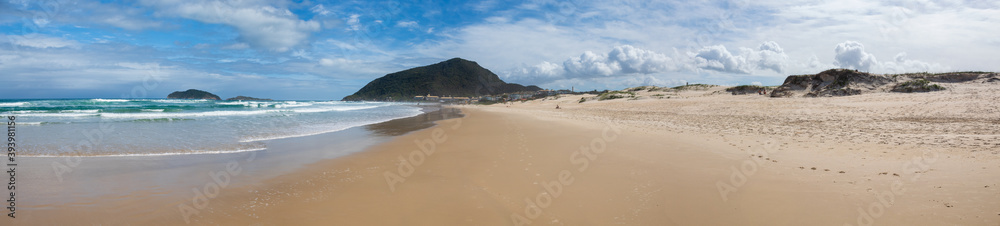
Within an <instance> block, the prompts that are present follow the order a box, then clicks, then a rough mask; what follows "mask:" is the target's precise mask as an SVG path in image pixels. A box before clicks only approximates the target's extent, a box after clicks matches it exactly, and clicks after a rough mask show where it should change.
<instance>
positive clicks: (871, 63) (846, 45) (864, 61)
mask: <svg viewBox="0 0 1000 226" xmlns="http://www.w3.org/2000/svg"><path fill="white" fill-rule="evenodd" d="M834 53H835V55H834V60H835V61H834V62H833V65H835V66H838V67H842V68H851V69H858V70H862V71H871V70H872V69H873V67H877V66H878V60H876V59H875V55H872V54H870V53H868V52H865V46H864V45H862V44H861V43H859V42H855V41H846V42H843V43H840V44H837V48H835V49H834Z"/></svg>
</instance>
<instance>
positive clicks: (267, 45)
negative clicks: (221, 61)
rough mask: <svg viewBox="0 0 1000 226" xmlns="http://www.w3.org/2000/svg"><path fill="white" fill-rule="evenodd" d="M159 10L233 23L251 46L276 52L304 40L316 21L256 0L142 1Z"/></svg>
mask: <svg viewBox="0 0 1000 226" xmlns="http://www.w3.org/2000/svg"><path fill="white" fill-rule="evenodd" d="M144 3H145V4H147V5H152V6H154V7H156V8H158V9H160V10H159V11H158V13H157V15H160V16H178V17H182V18H187V19H192V20H197V21H201V22H204V23H211V24H224V25H229V26H233V27H234V28H236V30H237V31H238V32H239V34H240V38H241V39H244V40H245V41H247V42H248V43H249V44H250V45H251V46H254V47H261V48H264V49H269V50H273V51H277V52H284V51H288V50H289V49H290V48H292V47H294V46H296V45H300V44H303V43H305V42H306V41H308V38H309V36H310V33H311V32H314V31H318V30H319V28H320V24H319V22H316V21H303V20H299V19H298V18H296V17H295V15H294V14H292V12H291V11H289V10H288V9H285V8H279V7H277V6H273V5H270V4H268V3H264V2H256V1H238V0H217V1H196V2H174V1H169V2H167V1H146V2H144Z"/></svg>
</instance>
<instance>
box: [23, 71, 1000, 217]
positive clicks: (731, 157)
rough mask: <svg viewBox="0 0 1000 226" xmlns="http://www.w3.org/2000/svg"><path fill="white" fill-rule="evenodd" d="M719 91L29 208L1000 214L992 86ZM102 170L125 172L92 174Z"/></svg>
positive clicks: (429, 132) (444, 124)
mask: <svg viewBox="0 0 1000 226" xmlns="http://www.w3.org/2000/svg"><path fill="white" fill-rule="evenodd" d="M722 89H723V88H722V87H714V88H709V89H706V90H694V91H657V92H647V91H639V92H638V97H636V98H631V99H616V100H605V101H598V100H587V101H585V102H582V103H580V102H579V99H581V98H584V99H587V98H591V97H593V95H563V96H561V97H559V98H553V97H550V98H547V99H545V100H535V101H528V102H515V103H512V104H496V105H489V106H479V105H464V106H454V107H452V108H451V109H452V110H449V111H456V110H457V111H461V112H462V114H463V115H464V116H463V117H461V118H451V119H447V118H449V117H444V116H437V115H433V114H424V115H421V116H418V117H414V118H408V119H403V120H394V121H391V122H392V123H382V124H376V125H371V126H367V127H366V128H365V129H366V130H367V131H369V132H367V133H371V134H376V135H378V136H379V137H385V139H382V138H379V139H376V140H371V139H372V138H364V137H368V136H362V135H351V136H346V137H345V135H336V134H329V135H318V136H312V137H304V138H295V139H287V140H279V141H276V143H272V144H271V145H272V147H283V149H281V150H284V151H283V152H275V151H270V150H269V151H268V152H263V153H265V154H266V155H265V156H262V157H261V158H262V159H260V160H257V161H255V162H252V163H249V162H248V163H242V162H239V163H238V164H237V165H236V168H233V166H232V165H229V164H226V161H223V160H225V159H223V160H218V161H215V162H216V163H217V164H201V165H202V166H204V167H194V168H183V167H182V168H176V167H174V168H169V167H168V169H164V170H167V171H173V172H175V173H173V174H172V175H176V174H178V172H187V173H191V175H196V176H194V177H192V178H196V179H197V178H201V179H204V180H199V182H206V183H207V185H206V186H205V187H200V186H193V187H195V188H194V189H195V190H196V191H195V193H193V194H195V195H194V196H192V193H191V192H190V191H188V190H191V189H179V190H180V192H177V191H175V190H176V189H174V190H171V189H166V190H160V189H153V190H149V189H142V188H138V190H137V191H133V192H125V193H115V194H111V195H100V196H97V197H95V198H94V199H93V201H91V202H85V203H72V206H74V207H73V208H67V207H66V205H63V206H60V207H59V208H41V207H40V208H38V209H36V210H31V211H26V212H25V213H26V215H25V218H26V219H31V220H30V221H31V222H34V223H42V224H60V222H61V223H79V222H90V223H105V224H143V225H176V224H191V225H288V224H292V225H997V224H998V223H1000V207H998V206H997V205H996V203H1000V187H998V186H1000V166H998V165H997V164H996V161H998V157H1000V155H998V154H997V150H998V147H1000V136H998V134H997V133H996V131H1000V124H998V123H997V122H998V119H1000V112H998V111H997V110H996V109H1000V108H998V107H1000V106H997V105H1000V103H998V102H997V101H995V100H997V99H998V97H1000V92H996V91H995V90H993V89H992V88H991V87H989V86H985V85H982V86H980V85H975V84H962V85H960V86H956V87H951V88H950V89H949V91H945V92H938V93H922V94H900V93H877V94H866V95H860V96H849V97H834V98H768V97H765V96H760V95H739V96H734V95H730V94H728V93H725V92H721V90H722ZM556 105H559V106H560V109H556V108H555V106H556ZM439 119H445V120H440V121H436V122H435V123H431V122H434V121H435V120H439ZM414 130H416V131H414ZM410 131H413V132H410ZM337 137H339V138H337ZM362 138H364V139H366V141H365V142H363V143H366V144H370V145H362V146H359V147H357V148H361V150H359V151H356V152H351V153H348V154H333V155H331V154H327V156H326V157H323V158H319V159H316V160H308V161H306V160H304V159H309V157H308V156H304V155H303V154H294V153H295V152H296V150H297V149H302V150H313V151H310V152H308V153H312V154H318V153H323V152H324V150H326V151H329V152H331V153H332V152H335V151H338V150H343V149H344V147H341V146H339V145H341V144H348V143H353V142H346V143H345V141H336V140H338V139H340V140H343V139H348V140H349V139H362ZM285 152H287V153H285ZM267 155H273V156H271V157H266V156H267ZM287 155H292V156H287ZM295 156H297V157H295ZM236 157H239V158H244V157H248V156H244V155H239V156H236ZM236 157H233V158H234V159H232V160H234V161H236V160H239V161H244V160H246V159H237V158H236ZM295 159H299V160H297V161H295ZM290 160H291V161H290ZM205 161H208V160H205ZM230 162H231V161H230ZM282 164H286V165H287V167H283V168H273V167H265V166H275V165H282ZM296 164H300V165H296ZM140 165H141V164H140ZM208 166H214V168H213V167H208ZM255 166H256V167H255ZM255 168H256V169H257V170H256V171H254V169H255ZM179 169H183V170H179ZM264 169H281V170H277V171H275V172H270V171H268V170H264ZM206 170H209V171H211V170H215V171H211V172H216V173H219V172H224V171H226V170H229V171H228V172H229V173H230V174H231V175H232V177H231V178H233V179H232V183H229V184H227V185H228V186H220V188H219V189H218V190H217V191H216V190H213V189H214V188H209V187H211V186H208V185H210V184H212V180H215V179H214V178H213V177H206V176H197V175H198V172H208V171H206ZM233 170H235V171H242V172H243V173H244V174H243V176H241V177H237V176H239V175H238V172H233ZM247 172H255V173H247ZM187 173H184V174H187ZM126 175H127V174H126ZM136 175H140V176H141V175H145V174H142V173H137V174H136ZM133 177H138V176H135V175H133ZM248 177H249V178H254V179H251V180H247V178H248ZM115 178H119V179H123V180H124V181H132V182H135V181H137V180H138V179H136V178H131V177H128V176H121V175H119V176H116V177H113V178H102V179H101V180H100V181H103V182H106V183H113V182H112V181H113V179H115ZM227 182H228V181H227ZM216 184H217V185H218V181H216ZM118 187H129V186H125V185H122V186H118ZM133 187H134V186H133ZM178 187H183V188H190V187H192V185H188V186H187V187H184V186H178ZM198 191H201V192H203V193H204V194H208V195H205V197H199V196H198V195H197V194H198V193H197V192H198ZM67 205H69V204H67ZM70 210H73V211H70ZM77 210H84V211H82V212H78V211H77ZM113 210H119V211H121V212H115V211H113ZM118 213H126V214H118ZM38 216H61V217H63V218H50V219H41V218H36V217H38ZM71 217H77V218H75V219H79V220H69V219H74V218H71ZM20 223H23V222H18V224H20Z"/></svg>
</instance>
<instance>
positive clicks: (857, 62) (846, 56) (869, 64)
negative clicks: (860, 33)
mask: <svg viewBox="0 0 1000 226" xmlns="http://www.w3.org/2000/svg"><path fill="white" fill-rule="evenodd" d="M834 53H835V56H834V59H835V61H834V62H833V64H834V65H835V66H838V67H842V68H853V69H858V70H862V71H871V72H879V73H906V72H936V71H945V70H948V69H949V68H948V67H947V66H943V65H941V64H937V63H928V62H924V61H919V60H910V59H907V54H906V52H901V53H898V54H896V56H895V57H893V60H892V61H888V62H879V61H878V60H876V58H875V55H874V54H871V53H868V52H866V51H865V46H864V45H862V44H861V43H859V42H855V41H845V42H843V43H840V44H838V45H837V47H836V48H834Z"/></svg>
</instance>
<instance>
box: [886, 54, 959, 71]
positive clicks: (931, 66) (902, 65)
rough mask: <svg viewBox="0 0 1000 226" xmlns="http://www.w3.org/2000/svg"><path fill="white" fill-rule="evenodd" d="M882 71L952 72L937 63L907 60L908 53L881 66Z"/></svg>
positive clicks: (898, 55)
mask: <svg viewBox="0 0 1000 226" xmlns="http://www.w3.org/2000/svg"><path fill="white" fill-rule="evenodd" d="M881 66H882V70H883V71H884V72H886V73H906V72H939V71H947V70H950V69H949V67H947V66H942V65H941V64H937V63H928V62H923V61H919V60H910V59H907V58H906V52H901V53H899V54H896V57H894V58H893V61H892V62H885V63H882V64H881Z"/></svg>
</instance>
